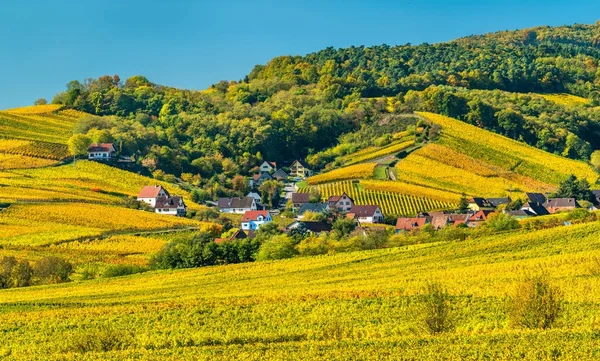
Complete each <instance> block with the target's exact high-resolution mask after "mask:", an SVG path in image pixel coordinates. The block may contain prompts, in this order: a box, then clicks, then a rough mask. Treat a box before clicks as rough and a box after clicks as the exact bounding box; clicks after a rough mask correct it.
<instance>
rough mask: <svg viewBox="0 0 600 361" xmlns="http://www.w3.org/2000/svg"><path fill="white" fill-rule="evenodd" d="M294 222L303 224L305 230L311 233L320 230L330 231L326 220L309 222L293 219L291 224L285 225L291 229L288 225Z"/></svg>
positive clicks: (319, 231)
mask: <svg viewBox="0 0 600 361" xmlns="http://www.w3.org/2000/svg"><path fill="white" fill-rule="evenodd" d="M295 224H298V225H300V224H304V226H305V227H306V230H308V231H310V232H313V233H321V232H330V231H331V225H330V224H328V223H326V222H309V221H295V222H293V223H292V224H290V225H288V226H287V227H285V228H286V229H291V228H290V227H291V226H293V225H295Z"/></svg>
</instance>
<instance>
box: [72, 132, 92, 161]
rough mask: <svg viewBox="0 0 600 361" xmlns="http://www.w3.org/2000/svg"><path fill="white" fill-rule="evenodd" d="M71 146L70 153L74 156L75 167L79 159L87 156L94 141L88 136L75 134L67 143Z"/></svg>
mask: <svg viewBox="0 0 600 361" xmlns="http://www.w3.org/2000/svg"><path fill="white" fill-rule="evenodd" d="M67 144H68V146H69V153H71V155H72V156H73V165H75V160H76V159H77V157H80V156H82V155H86V154H87V151H88V148H89V147H90V144H92V140H91V139H90V137H88V136H87V135H83V134H75V135H73V136H71V137H70V138H69V140H68V142H67Z"/></svg>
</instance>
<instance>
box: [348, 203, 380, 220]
mask: <svg viewBox="0 0 600 361" xmlns="http://www.w3.org/2000/svg"><path fill="white" fill-rule="evenodd" d="M348 216H349V217H353V218H355V219H357V220H358V222H359V223H381V222H383V213H381V209H380V208H379V206H371V205H368V206H353V207H352V208H351V209H350V211H349V212H348Z"/></svg>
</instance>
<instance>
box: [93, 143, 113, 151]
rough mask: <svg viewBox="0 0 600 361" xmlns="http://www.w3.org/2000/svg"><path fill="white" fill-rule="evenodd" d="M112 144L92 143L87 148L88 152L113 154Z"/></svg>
mask: <svg viewBox="0 0 600 361" xmlns="http://www.w3.org/2000/svg"><path fill="white" fill-rule="evenodd" d="M114 151H115V147H114V146H113V143H94V144H90V146H89V147H88V152H114Z"/></svg>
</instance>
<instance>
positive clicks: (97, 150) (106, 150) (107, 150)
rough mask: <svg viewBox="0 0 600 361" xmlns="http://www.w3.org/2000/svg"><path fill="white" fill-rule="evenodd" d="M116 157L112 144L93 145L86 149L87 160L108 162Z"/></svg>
mask: <svg viewBox="0 0 600 361" xmlns="http://www.w3.org/2000/svg"><path fill="white" fill-rule="evenodd" d="M116 155H117V151H116V150H115V147H114V145H113V143H94V144H91V145H90V146H89V147H88V159H93V160H110V159H112V158H114V157H115V156H116Z"/></svg>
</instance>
